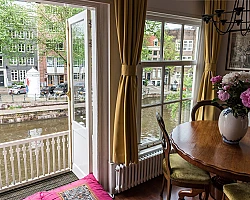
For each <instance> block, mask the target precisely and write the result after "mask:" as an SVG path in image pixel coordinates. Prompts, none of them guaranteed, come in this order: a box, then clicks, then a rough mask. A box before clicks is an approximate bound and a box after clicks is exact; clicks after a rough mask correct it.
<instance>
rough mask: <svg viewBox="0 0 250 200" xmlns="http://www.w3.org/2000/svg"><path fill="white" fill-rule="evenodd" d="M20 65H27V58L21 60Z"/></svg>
mask: <svg viewBox="0 0 250 200" xmlns="http://www.w3.org/2000/svg"><path fill="white" fill-rule="evenodd" d="M19 65H26V57H20V58H19Z"/></svg>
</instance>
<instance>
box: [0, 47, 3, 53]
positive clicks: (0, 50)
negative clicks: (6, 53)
mask: <svg viewBox="0 0 250 200" xmlns="http://www.w3.org/2000/svg"><path fill="white" fill-rule="evenodd" d="M2 52H3V50H2V46H1V45H0V53H2Z"/></svg>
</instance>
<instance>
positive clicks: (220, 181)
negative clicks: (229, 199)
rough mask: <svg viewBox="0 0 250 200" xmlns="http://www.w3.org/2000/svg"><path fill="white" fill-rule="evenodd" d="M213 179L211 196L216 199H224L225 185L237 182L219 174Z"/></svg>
mask: <svg viewBox="0 0 250 200" xmlns="http://www.w3.org/2000/svg"><path fill="white" fill-rule="evenodd" d="M211 180H212V184H211V187H210V196H211V197H212V198H213V199H215V200H220V199H222V195H223V185H225V184H229V183H234V182H235V181H233V180H230V179H226V178H223V177H221V176H217V175H216V176H213V177H212V178H211Z"/></svg>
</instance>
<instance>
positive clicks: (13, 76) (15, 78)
mask: <svg viewBox="0 0 250 200" xmlns="http://www.w3.org/2000/svg"><path fill="white" fill-rule="evenodd" d="M11 81H18V71H17V70H11Z"/></svg>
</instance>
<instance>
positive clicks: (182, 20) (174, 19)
mask: <svg viewBox="0 0 250 200" xmlns="http://www.w3.org/2000/svg"><path fill="white" fill-rule="evenodd" d="M147 20H155V21H160V22H162V26H164V23H165V22H168V23H177V24H181V25H182V27H181V31H182V40H183V38H184V26H185V25H194V26H198V27H200V26H201V20H200V19H193V18H186V17H183V16H173V15H161V14H158V13H154V12H147ZM200 34H201V33H200V31H199V36H200ZM199 36H197V41H198V42H199ZM161 37H162V38H161V41H163V43H164V36H163V34H162V36H161ZM183 41H184V40H183ZM198 42H197V43H198ZM175 50H176V51H180V52H183V51H182V50H183V46H182V45H181V41H180V42H178V40H176V42H175ZM196 52H197V53H198V51H196ZM181 57H182V55H181ZM195 57H196V58H197V56H195ZM196 64H197V60H190V61H186V60H184V61H183V60H177V61H176V60H171V61H166V60H163V44H162V45H161V47H160V57H159V59H158V60H153V61H152V60H151V61H142V62H141V63H140V64H139V65H138V68H137V69H138V73H137V74H138V94H139V95H138V105H139V106H138V115H137V122H138V123H137V125H138V126H137V132H138V142H139V143H140V145H139V150H142V149H145V148H149V147H151V146H153V145H157V144H159V143H160V138H159V140H157V141H153V142H149V143H145V144H141V111H142V109H144V108H150V107H154V106H160V107H161V112H160V113H161V114H162V113H163V107H164V105H166V104H168V103H169V102H164V98H163V96H162V97H161V102H160V103H158V104H152V105H146V106H142V103H141V99H142V92H143V91H142V80H143V76H144V74H143V73H142V72H143V71H144V68H148V67H150V68H152V67H157V69H159V68H161V72H162V73H161V80H160V82H161V83H163V82H164V77H165V76H164V75H165V72H166V68H165V67H166V66H181V70H182V77H181V80H182V82H181V83H180V85H181V87H182V86H183V78H184V68H185V67H186V66H187V65H196ZM194 70H195V69H194ZM157 77H158V72H157ZM194 81H195V80H194ZM160 87H161V94H164V84H161V86H160ZM193 96H194V95H193ZM185 100H192V98H187V99H182V92H180V99H178V100H176V101H175V102H179V103H180V108H179V118H178V123H180V122H181V112H182V103H181V102H182V101H185ZM175 102H170V103H175ZM160 137H161V136H160Z"/></svg>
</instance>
